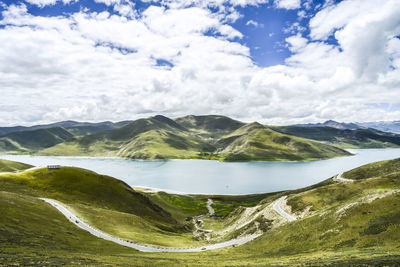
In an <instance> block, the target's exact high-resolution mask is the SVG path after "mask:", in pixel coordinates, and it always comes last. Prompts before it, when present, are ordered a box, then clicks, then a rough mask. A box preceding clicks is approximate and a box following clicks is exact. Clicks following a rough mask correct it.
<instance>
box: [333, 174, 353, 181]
mask: <svg viewBox="0 0 400 267" xmlns="http://www.w3.org/2000/svg"><path fill="white" fill-rule="evenodd" d="M342 174H343V173H339V174H338V175H337V176H336V177H335V178H333V180H335V181H338V182H342V183H352V182H354V180H351V179H346V178H343V177H342Z"/></svg>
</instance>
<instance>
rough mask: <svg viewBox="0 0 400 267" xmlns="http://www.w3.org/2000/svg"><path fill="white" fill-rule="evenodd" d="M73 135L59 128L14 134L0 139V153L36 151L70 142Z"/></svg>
mask: <svg viewBox="0 0 400 267" xmlns="http://www.w3.org/2000/svg"><path fill="white" fill-rule="evenodd" d="M72 137H73V135H72V134H71V133H70V132H68V131H67V130H65V129H64V128H61V127H54V128H48V129H38V130H31V131H22V132H14V133H10V134H7V135H4V136H2V137H0V151H25V152H27V151H36V150H40V149H43V148H47V147H51V146H54V145H56V144H59V143H62V142H65V141H68V140H71V139H72Z"/></svg>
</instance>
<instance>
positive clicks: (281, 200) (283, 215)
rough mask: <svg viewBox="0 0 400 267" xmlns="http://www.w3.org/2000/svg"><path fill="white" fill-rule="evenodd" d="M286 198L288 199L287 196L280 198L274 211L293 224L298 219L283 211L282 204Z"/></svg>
mask: <svg viewBox="0 0 400 267" xmlns="http://www.w3.org/2000/svg"><path fill="white" fill-rule="evenodd" d="M286 197H287V196H283V197H281V198H279V199H278V200H277V201H276V202H275V204H274V206H273V208H274V210H275V211H276V212H278V213H279V214H280V215H281V216H282V217H285V218H286V219H287V220H288V221H289V222H292V221H295V220H296V217H294V216H292V215H290V214H289V213H287V212H286V211H284V210H282V209H281V205H282V202H283V201H284V200H285V199H286Z"/></svg>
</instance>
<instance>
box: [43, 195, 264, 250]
mask: <svg viewBox="0 0 400 267" xmlns="http://www.w3.org/2000/svg"><path fill="white" fill-rule="evenodd" d="M40 199H41V200H43V201H45V202H47V203H49V204H50V205H52V206H53V207H54V208H56V209H57V210H58V211H60V212H61V213H62V214H63V215H64V216H65V217H66V218H67V219H68V220H69V221H70V222H72V223H73V224H75V225H76V226H78V227H79V228H81V229H83V230H86V231H88V232H89V233H91V234H92V235H94V236H97V237H100V238H103V239H105V240H108V241H111V242H114V243H117V244H119V245H122V246H126V247H130V248H134V249H136V250H139V251H142V252H202V251H206V250H215V249H220V248H225V247H230V246H237V245H242V244H244V243H247V242H249V241H252V240H254V239H256V238H257V237H259V236H260V235H261V234H253V235H249V236H246V237H242V238H237V239H231V240H229V241H226V242H221V243H216V244H212V245H207V246H202V247H193V248H178V247H161V246H154V245H150V244H138V243H134V242H132V241H128V240H124V239H121V238H118V237H115V236H112V235H109V234H107V233H104V232H102V231H100V230H98V229H95V228H93V227H92V226H90V225H89V224H87V223H85V222H83V221H82V220H81V219H80V218H78V216H76V215H75V214H74V213H72V212H71V211H70V210H69V209H67V206H66V205H64V204H62V203H61V202H59V201H57V200H54V199H49V198H40ZM211 204H212V201H211V203H210V202H207V208H208V207H210V208H211ZM210 208H209V211H210V213H211V210H212V211H214V210H213V209H212V208H211V210H210Z"/></svg>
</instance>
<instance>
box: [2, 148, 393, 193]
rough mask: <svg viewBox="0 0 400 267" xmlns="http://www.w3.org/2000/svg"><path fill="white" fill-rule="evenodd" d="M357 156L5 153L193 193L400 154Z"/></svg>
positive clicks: (293, 184) (296, 183)
mask: <svg viewBox="0 0 400 267" xmlns="http://www.w3.org/2000/svg"><path fill="white" fill-rule="evenodd" d="M351 152H352V153H355V155H353V156H351V157H338V158H332V159H328V160H319V161H308V162H283V161H267V162H265V161H264V162H263V161H251V162H220V161H214V160H195V159H192V160H179V159H174V160H168V161H143V160H130V159H124V158H114V157H112V158H110V157H108V158H98V157H49V156H32V155H8V154H0V158H3V159H8V160H13V161H19V162H24V163H27V164H30V165H34V166H47V165H62V166H75V167H80V168H84V169H88V170H92V171H94V172H96V173H99V174H102V175H108V176H112V177H115V178H117V179H119V180H122V181H124V182H125V183H126V184H128V185H130V186H133V187H143V188H148V190H152V191H156V190H157V191H165V192H171V193H174V194H175V193H178V194H190V195H253V194H263V193H265V192H278V191H285V190H294V189H297V188H302V187H306V186H310V185H312V184H315V183H318V182H321V181H323V180H326V179H328V178H330V177H332V176H334V175H337V174H338V173H341V172H345V171H348V170H350V169H353V168H356V167H359V166H361V165H365V164H368V163H371V162H375V161H381V160H389V159H394V158H399V157H400V149H399V148H385V149H360V150H351Z"/></svg>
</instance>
